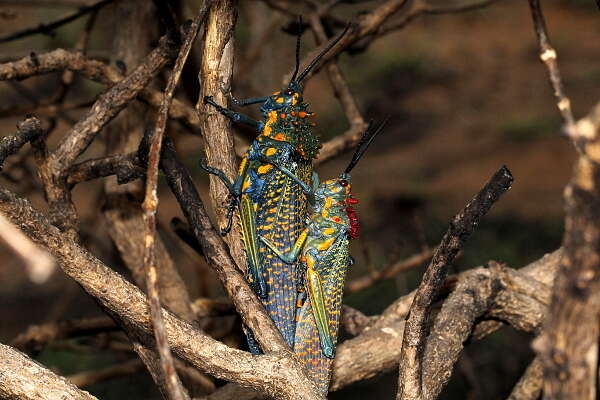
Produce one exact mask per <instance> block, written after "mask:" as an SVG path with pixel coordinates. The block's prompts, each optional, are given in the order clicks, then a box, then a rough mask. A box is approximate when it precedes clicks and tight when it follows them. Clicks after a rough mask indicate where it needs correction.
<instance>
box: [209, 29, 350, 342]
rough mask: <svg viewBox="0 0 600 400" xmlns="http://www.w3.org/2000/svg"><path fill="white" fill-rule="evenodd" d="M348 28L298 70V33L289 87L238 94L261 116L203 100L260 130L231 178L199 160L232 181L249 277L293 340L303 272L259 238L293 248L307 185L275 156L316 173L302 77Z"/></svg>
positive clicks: (306, 178) (305, 173)
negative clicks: (244, 95) (262, 93)
mask: <svg viewBox="0 0 600 400" xmlns="http://www.w3.org/2000/svg"><path fill="white" fill-rule="evenodd" d="M347 30H348V28H346V30H344V32H342V34H341V35H339V36H338V37H337V38H336V39H335V40H334V41H333V42H332V43H331V44H330V45H329V46H327V48H325V50H323V51H322V52H321V53H320V54H319V55H318V56H317V57H316V58H315V59H314V60H313V61H312V62H311V63H310V64H309V65H308V67H306V69H305V70H304V71H302V72H301V73H300V74H299V75H298V69H299V43H300V37H299V36H298V44H297V46H296V70H295V71H294V74H293V75H292V78H291V81H290V83H289V84H288V85H287V87H285V88H283V89H282V90H281V91H279V92H275V93H273V94H272V95H270V96H265V97H259V98H253V99H247V100H242V101H237V100H233V103H234V104H236V105H238V106H247V105H250V104H261V107H260V110H261V112H262V114H263V116H264V120H263V121H256V120H253V119H251V118H250V117H248V116H246V115H243V114H241V113H238V112H235V111H232V110H229V109H226V108H224V107H221V106H219V105H218V104H216V103H215V102H214V101H213V100H212V98H211V97H206V98H205V102H206V103H208V104H210V105H212V106H214V107H215V108H216V109H217V110H218V111H219V112H221V113H222V114H224V115H225V116H227V117H229V118H230V119H231V120H233V121H234V122H240V123H244V124H247V125H250V126H252V127H254V128H255V129H256V130H257V131H259V132H260V134H259V136H258V137H257V138H256V140H255V141H254V142H253V143H252V144H251V145H250V148H249V149H248V151H247V153H246V154H245V156H244V157H243V159H242V162H241V164H240V167H239V170H238V175H237V177H236V179H235V181H234V182H233V183H231V182H230V181H229V180H228V179H227V177H226V176H225V175H224V174H223V173H222V172H221V171H219V170H216V169H214V168H211V167H208V166H205V165H201V166H202V168H204V169H205V170H207V171H208V172H210V173H213V174H215V175H217V176H219V177H220V178H221V180H222V181H223V182H224V183H225V185H226V186H227V187H228V188H229V191H230V193H231V195H232V197H233V199H234V202H232V204H231V205H230V208H229V216H230V217H231V216H232V213H233V210H234V208H235V205H236V204H238V205H239V213H240V220H241V224H242V231H243V237H244V246H245V249H246V256H247V260H248V281H249V282H250V284H251V285H252V287H253V289H254V291H255V292H256V293H257V295H258V296H259V297H260V298H261V299H262V301H263V304H264V305H265V308H266V309H267V311H268V312H269V315H270V316H271V318H272V319H273V320H274V322H275V324H276V325H277V327H278V328H279V330H280V331H281V333H282V335H283V337H284V338H285V339H286V341H287V343H288V344H289V345H290V346H293V341H294V332H295V327H296V322H295V321H296V300H297V297H298V291H297V288H298V286H299V285H298V282H299V278H298V277H301V276H302V274H303V272H302V271H298V265H297V263H296V264H292V265H289V264H286V263H283V262H282V261H281V260H280V259H279V258H278V257H277V256H275V255H274V254H273V253H272V252H271V251H269V250H268V249H267V248H266V247H265V246H263V245H261V244H260V242H259V240H258V237H266V238H268V239H269V240H270V241H271V243H273V245H274V246H275V248H276V249H278V250H280V251H289V250H290V249H291V248H292V246H293V245H294V243H295V242H296V240H297V239H298V236H299V235H300V232H301V231H302V229H303V228H304V224H305V220H306V216H307V211H308V209H307V202H306V199H305V197H304V195H303V193H302V189H301V187H299V186H298V185H297V184H296V183H295V182H294V180H293V179H291V178H290V177H289V176H286V175H285V174H284V173H282V172H281V171H280V170H278V169H277V168H274V167H273V165H272V162H275V163H277V164H278V165H282V166H284V167H285V168H286V169H287V170H289V171H290V172H291V173H292V174H293V176H294V179H297V180H300V181H301V182H303V183H305V184H309V183H310V182H311V181H312V175H313V169H312V159H313V158H314V157H315V156H316V155H317V153H318V151H319V149H320V146H321V145H320V142H319V139H318V138H317V136H316V135H315V134H314V133H313V126H314V124H313V123H311V122H310V120H309V119H308V118H309V117H311V116H313V113H311V112H309V111H308V110H307V108H308V105H307V104H306V103H304V102H303V99H302V87H301V85H300V84H301V82H302V80H303V79H304V78H305V77H306V76H307V75H308V73H309V72H310V71H311V70H312V68H314V66H315V65H316V64H317V62H318V61H319V60H320V59H321V57H323V56H324V55H325V54H326V53H327V52H328V51H329V50H330V49H331V48H332V47H333V46H334V45H335V44H336V43H337V42H338V41H339V40H340V39H341V38H342V37H343V35H344V34H345V33H346V32H347ZM230 227H231V223H229V224H228V226H227V227H226V228H225V232H226V231H228V230H229V229H230ZM249 344H250V347H251V350H252V351H253V352H258V348H257V347H256V346H255V345H254V344H253V343H252V338H251V337H249Z"/></svg>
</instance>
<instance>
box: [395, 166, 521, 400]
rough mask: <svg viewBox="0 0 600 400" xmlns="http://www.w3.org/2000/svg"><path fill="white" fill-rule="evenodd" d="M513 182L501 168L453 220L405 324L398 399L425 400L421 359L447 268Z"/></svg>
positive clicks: (418, 290)
mask: <svg viewBox="0 0 600 400" xmlns="http://www.w3.org/2000/svg"><path fill="white" fill-rule="evenodd" d="M512 181H513V178H512V175H511V173H510V171H509V170H508V168H506V167H502V168H500V169H499V170H498V171H497V172H496V173H495V174H494V176H492V178H491V179H490V181H489V182H488V183H487V184H486V185H485V186H484V187H483V188H482V189H481V191H480V192H479V193H478V194H477V195H476V196H475V197H474V198H473V199H472V200H471V201H470V202H469V204H467V205H466V207H465V208H464V209H463V210H462V211H461V212H460V213H458V214H457V215H456V216H455V217H454V219H453V220H452V222H451V223H450V227H449V228H448V231H447V232H446V234H445V235H444V237H443V238H442V241H441V243H440V245H439V246H438V248H437V249H436V251H435V254H434V256H433V259H432V260H431V263H430V264H429V266H428V267H427V270H426V271H425V274H424V275H423V280H422V281H421V284H420V285H419V288H418V289H417V293H416V295H415V298H414V300H413V303H412V306H411V308H410V314H409V316H408V319H407V322H406V330H405V334H404V339H403V341H402V355H401V358H400V374H399V380H398V385H399V386H398V387H399V390H398V396H397V399H398V400H405V399H414V400H419V399H422V398H423V393H422V375H423V369H422V368H423V365H422V361H423V360H422V357H423V350H424V348H425V337H426V330H427V326H426V324H427V319H428V317H429V312H430V310H431V306H432V304H433V301H434V300H435V297H436V295H437V293H438V291H439V289H440V287H441V285H442V283H443V282H444V279H445V277H446V274H447V269H448V266H449V265H450V264H451V263H452V261H453V260H454V257H455V256H456V254H457V253H458V251H459V250H460V249H461V248H462V246H463V245H464V243H465V241H466V240H467V238H468V237H469V236H470V235H471V233H472V232H473V230H474V229H475V228H476V227H477V225H478V224H479V221H480V220H481V218H482V217H483V216H484V215H485V214H486V213H487V212H488V211H489V210H490V208H491V207H492V205H493V204H494V203H495V202H496V201H497V200H498V199H499V198H500V196H501V195H502V194H504V192H506V191H507V190H508V189H509V188H510V186H511V184H512Z"/></svg>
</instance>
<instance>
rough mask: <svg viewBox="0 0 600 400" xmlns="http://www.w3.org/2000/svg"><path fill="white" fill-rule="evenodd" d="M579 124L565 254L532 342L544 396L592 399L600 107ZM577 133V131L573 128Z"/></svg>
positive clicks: (598, 280) (598, 282)
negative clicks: (541, 325)
mask: <svg viewBox="0 0 600 400" xmlns="http://www.w3.org/2000/svg"><path fill="white" fill-rule="evenodd" d="M577 126H578V127H579V126H581V127H584V128H585V129H582V130H581V132H584V133H585V136H582V135H580V136H579V137H578V138H576V139H577V142H576V144H577V145H578V148H579V150H580V156H579V159H578V160H577V162H576V165H575V169H574V172H573V177H572V178H571V181H570V182H569V184H568V185H567V186H566V188H565V190H564V203H565V211H566V216H565V233H564V236H563V248H564V257H563V258H562V262H561V268H560V271H559V273H558V275H557V278H556V282H555V284H554V297H553V299H552V305H551V307H550V313H549V318H548V320H547V321H546V326H545V329H544V333H543V334H542V335H540V337H538V338H537V339H536V340H535V342H534V349H535V350H536V352H537V354H538V356H539V358H540V360H541V362H542V364H543V369H544V398H547V399H559V398H573V399H575V398H576V399H582V400H587V399H595V398H596V396H597V388H596V385H597V381H598V338H599V336H600V330H599V326H598V321H599V318H600V315H599V314H598V309H599V305H600V291H599V290H600V277H599V276H598V269H599V268H600V257H599V256H598V255H599V254H600V220H599V218H598V208H599V207H600V191H599V189H598V188H599V187H600V157H599V154H598V152H597V151H595V149H596V148H598V146H599V145H600V135H599V134H598V133H599V131H598V126H600V107H599V106H596V108H595V109H594V110H593V111H592V113H591V114H590V115H589V116H588V117H587V118H585V119H584V120H583V121H580V122H578V123H577ZM578 133H579V132H578Z"/></svg>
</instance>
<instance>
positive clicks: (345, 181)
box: [339, 179, 348, 187]
mask: <svg viewBox="0 0 600 400" xmlns="http://www.w3.org/2000/svg"><path fill="white" fill-rule="evenodd" d="M339 184H340V185H342V186H343V187H346V186H348V181H347V180H345V179H340V180H339Z"/></svg>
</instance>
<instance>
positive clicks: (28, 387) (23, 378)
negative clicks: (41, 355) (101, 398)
mask: <svg viewBox="0 0 600 400" xmlns="http://www.w3.org/2000/svg"><path fill="white" fill-rule="evenodd" d="M0 359H2V362H0V376H2V379H0V398H3V399H19V400H39V399H65V400H66V399H69V400H71V399H72V400H75V399H79V400H97V399H96V397H94V396H92V395H91V394H89V393H88V392H86V391H83V390H81V389H78V388H77V387H75V386H73V384H71V383H69V382H68V381H67V380H66V379H65V378H63V377H61V376H58V375H56V374H55V373H54V372H52V371H50V370H49V369H46V368H44V367H42V366H41V365H40V364H38V363H37V362H35V361H33V360H32V359H30V358H29V357H27V356H26V355H24V354H22V353H20V352H19V351H17V350H15V349H13V348H11V347H9V346H6V345H4V344H0Z"/></svg>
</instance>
